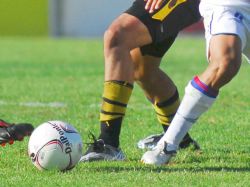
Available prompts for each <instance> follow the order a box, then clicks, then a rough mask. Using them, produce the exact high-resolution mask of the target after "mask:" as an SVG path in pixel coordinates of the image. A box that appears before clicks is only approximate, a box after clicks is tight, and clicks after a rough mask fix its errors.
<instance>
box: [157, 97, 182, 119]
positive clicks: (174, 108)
mask: <svg viewBox="0 0 250 187" xmlns="http://www.w3.org/2000/svg"><path fill="white" fill-rule="evenodd" d="M179 105H180V100H176V101H175V102H174V103H173V104H172V105H170V106H167V107H162V108H159V107H157V106H156V105H154V109H155V111H156V113H158V114H160V115H163V116H169V115H172V114H174V113H176V111H177V109H178V107H179Z"/></svg>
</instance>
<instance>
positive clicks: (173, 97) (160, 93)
mask: <svg viewBox="0 0 250 187" xmlns="http://www.w3.org/2000/svg"><path fill="white" fill-rule="evenodd" d="M174 40H175V36H173V37H171V38H168V39H167V40H166V41H164V44H163V45H162V47H161V48H160V47H159V45H158V47H157V48H156V46H154V45H149V46H147V47H144V48H141V49H139V48H137V49H134V50H132V51H131V55H132V59H133V62H134V64H135V65H134V77H135V81H136V82H137V84H138V85H139V86H140V87H141V88H142V90H143V91H144V94H145V96H146V97H147V98H148V100H149V101H151V102H152V104H153V107H154V109H155V113H156V115H157V119H158V121H159V123H160V124H161V125H162V127H163V130H164V132H166V131H167V129H168V127H169V124H170V122H171V121H172V119H173V117H174V115H175V113H176V111H177V109H178V107H179V103H180V99H179V94H178V90H177V88H176V86H175V84H174V82H173V81H172V80H171V78H170V77H168V76H167V74H166V73H165V72H163V71H162V70H161V69H160V67H159V66H160V63H161V59H162V57H160V56H163V55H164V53H165V50H167V49H168V48H169V47H170V46H171V44H172V43H173V42H174ZM160 49H161V50H162V52H161V50H160ZM141 51H143V53H144V55H142V52H141ZM146 53H148V55H146ZM156 53H158V57H156V56H153V55H156ZM149 54H150V55H149ZM162 136H163V133H162V134H159V135H151V136H149V137H147V138H145V139H142V140H140V141H139V142H138V147H139V148H149V149H152V148H153V147H154V146H155V145H156V144H157V142H158V141H159V139H160V138H161V137H162ZM190 145H194V146H195V148H196V149H198V148H199V146H198V144H197V143H196V142H195V141H194V140H193V139H192V138H191V137H190V136H189V134H188V133H187V134H186V135H185V137H184V138H183V140H182V142H181V144H180V147H181V148H186V147H188V146H190Z"/></svg>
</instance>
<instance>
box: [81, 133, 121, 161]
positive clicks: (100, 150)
mask: <svg viewBox="0 0 250 187" xmlns="http://www.w3.org/2000/svg"><path fill="white" fill-rule="evenodd" d="M91 136H92V138H93V141H94V142H93V143H90V144H89V147H88V150H87V151H86V153H85V154H84V155H83V156H82V158H81V160H80V162H92V161H122V160H124V159H125V155H124V154H123V152H122V150H121V149H119V148H115V147H113V146H110V145H107V144H105V143H104V141H103V140H102V139H99V140H97V139H96V138H95V136H94V135H93V134H91Z"/></svg>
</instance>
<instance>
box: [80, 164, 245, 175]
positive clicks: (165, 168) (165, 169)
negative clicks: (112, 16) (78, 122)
mask: <svg viewBox="0 0 250 187" xmlns="http://www.w3.org/2000/svg"><path fill="white" fill-rule="evenodd" d="M85 164H87V163H85ZM87 170H88V171H92V172H133V171H136V172H154V173H161V172H192V173H206V172H250V167H228V166H225V167H223V166H219V167H207V166H202V167H185V166H182V167H178V168H173V167H172V166H170V167H168V165H166V166H160V167H157V166H147V165H142V166H100V165H99V166H96V167H95V166H93V165H92V166H91V167H88V168H87Z"/></svg>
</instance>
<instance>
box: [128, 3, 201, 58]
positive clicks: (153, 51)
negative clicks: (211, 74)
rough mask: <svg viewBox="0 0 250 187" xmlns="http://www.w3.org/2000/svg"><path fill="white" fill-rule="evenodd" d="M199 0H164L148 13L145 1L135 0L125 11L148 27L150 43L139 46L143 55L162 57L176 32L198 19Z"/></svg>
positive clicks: (173, 39)
mask: <svg viewBox="0 0 250 187" xmlns="http://www.w3.org/2000/svg"><path fill="white" fill-rule="evenodd" d="M199 3H200V0H186V1H185V0H165V2H164V3H163V4H162V6H161V8H160V9H158V10H157V11H155V12H154V13H152V14H150V13H148V11H147V10H145V8H144V7H145V4H146V1H144V0H135V2H134V3H133V5H132V6H131V7H130V8H129V9H128V10H127V11H125V13H128V14H130V15H132V16H135V17H137V18H138V19H139V20H140V21H141V22H142V23H144V25H145V26H146V27H147V28H148V31H149V33H150V35H151V37H152V43H151V44H149V45H146V46H142V47H141V52H142V54H143V55H151V56H155V57H162V56H163V55H164V54H165V53H166V52H167V50H168V49H169V48H170V47H171V45H172V44H173V43H174V41H175V38H176V37H177V35H178V33H179V32H180V31H181V30H182V29H184V28H185V27H188V26H190V25H191V24H193V23H195V22H197V21H199V20H200V18H201V16H200V13H199Z"/></svg>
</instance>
